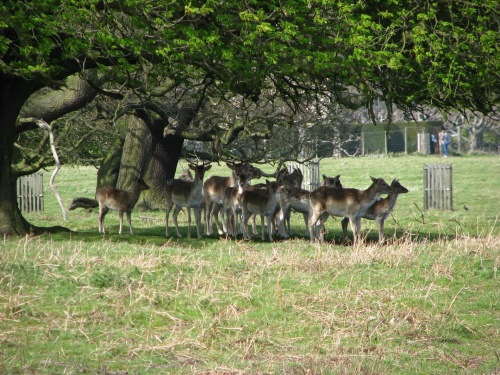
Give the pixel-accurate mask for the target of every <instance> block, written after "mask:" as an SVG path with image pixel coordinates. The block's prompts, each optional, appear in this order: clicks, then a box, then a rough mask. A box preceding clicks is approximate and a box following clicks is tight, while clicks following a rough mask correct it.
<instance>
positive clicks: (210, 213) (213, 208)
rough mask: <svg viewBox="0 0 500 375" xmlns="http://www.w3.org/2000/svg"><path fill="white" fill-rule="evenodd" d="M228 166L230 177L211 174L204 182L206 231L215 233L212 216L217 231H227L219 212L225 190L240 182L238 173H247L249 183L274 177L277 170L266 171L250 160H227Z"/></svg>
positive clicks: (220, 232)
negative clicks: (238, 161)
mask: <svg viewBox="0 0 500 375" xmlns="http://www.w3.org/2000/svg"><path fill="white" fill-rule="evenodd" d="M226 165H227V166H228V168H230V169H231V175H230V176H229V177H222V176H211V177H209V178H208V179H207V180H206V181H205V183H204V184H203V196H204V199H205V233H206V234H212V233H213V222H212V218H214V219H215V224H216V226H217V232H218V233H219V234H220V235H222V234H223V233H224V232H226V227H225V225H226V223H225V220H223V221H222V227H221V225H220V223H219V212H220V210H221V208H222V207H223V203H224V192H225V191H226V189H227V188H229V187H236V186H237V184H238V177H237V175H238V174H247V175H248V176H250V177H249V183H250V181H251V180H252V179H257V178H260V177H262V176H265V177H274V176H276V173H277V172H274V173H273V174H269V173H265V172H263V171H262V170H261V169H259V168H257V167H255V166H252V165H251V164H250V163H249V162H247V161H244V162H242V163H234V162H226Z"/></svg>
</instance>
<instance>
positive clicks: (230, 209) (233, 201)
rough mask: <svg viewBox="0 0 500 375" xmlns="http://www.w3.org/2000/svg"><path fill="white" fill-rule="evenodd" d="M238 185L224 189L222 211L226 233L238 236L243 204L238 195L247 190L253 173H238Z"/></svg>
mask: <svg viewBox="0 0 500 375" xmlns="http://www.w3.org/2000/svg"><path fill="white" fill-rule="evenodd" d="M237 177H238V186H237V187H228V188H226V190H225V191H224V201H223V209H222V211H221V212H222V213H224V216H223V217H224V218H225V227H226V235H227V236H233V237H236V236H237V235H238V232H239V230H238V217H240V215H241V206H240V202H239V201H238V195H239V194H242V193H243V191H245V188H246V186H248V185H249V184H250V181H251V178H252V175H251V174H248V173H238V174H237Z"/></svg>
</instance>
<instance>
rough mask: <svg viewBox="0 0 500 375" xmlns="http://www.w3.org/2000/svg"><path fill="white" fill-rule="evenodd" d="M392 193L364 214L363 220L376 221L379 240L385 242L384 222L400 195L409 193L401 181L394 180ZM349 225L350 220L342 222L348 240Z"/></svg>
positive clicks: (345, 237)
mask: <svg viewBox="0 0 500 375" xmlns="http://www.w3.org/2000/svg"><path fill="white" fill-rule="evenodd" d="M391 188H392V190H393V192H392V193H389V195H388V196H387V198H383V199H380V200H379V201H377V202H375V203H374V204H373V205H372V206H371V207H370V208H368V210H366V212H365V213H364V214H363V216H362V217H363V219H368V220H375V221H376V222H377V226H378V240H379V242H383V240H384V222H385V219H387V217H388V216H389V214H390V213H391V211H392V210H393V208H394V206H395V205H396V201H397V199H398V195H399V194H405V193H408V189H407V188H405V187H404V186H403V185H401V184H400V183H399V180H396V179H394V180H393V181H392V183H391ZM348 223H349V218H347V217H346V218H344V219H343V220H342V231H343V233H344V239H347V238H348V236H347V224H348Z"/></svg>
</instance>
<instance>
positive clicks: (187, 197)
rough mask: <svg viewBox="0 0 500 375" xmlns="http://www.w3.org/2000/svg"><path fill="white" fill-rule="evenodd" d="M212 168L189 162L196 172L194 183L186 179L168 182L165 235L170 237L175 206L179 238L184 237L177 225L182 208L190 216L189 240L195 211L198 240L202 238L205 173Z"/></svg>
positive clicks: (176, 226) (175, 222)
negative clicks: (170, 219) (172, 211)
mask: <svg viewBox="0 0 500 375" xmlns="http://www.w3.org/2000/svg"><path fill="white" fill-rule="evenodd" d="M211 167H212V166H211V165H206V164H205V163H203V164H202V165H197V164H194V163H190V162H189V168H190V169H191V170H193V171H194V178H193V180H192V181H189V180H186V179H178V178H177V179H172V180H169V181H168V182H167V186H166V187H165V198H166V201H167V212H166V214H165V223H166V229H165V235H166V236H167V237H168V236H169V231H168V218H169V215H170V210H171V209H172V207H173V206H174V205H175V209H174V213H173V219H174V224H175V229H176V231H177V236H178V237H182V235H181V233H180V232H179V226H178V224H177V216H178V215H179V212H180V211H181V209H182V207H186V208H187V214H188V238H191V210H190V208H193V210H194V216H195V222H196V230H197V235H198V238H201V229H200V227H201V208H200V207H201V205H202V203H203V177H204V176H205V172H206V171H208V170H209V169H210V168H211Z"/></svg>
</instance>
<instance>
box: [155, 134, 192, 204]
mask: <svg viewBox="0 0 500 375" xmlns="http://www.w3.org/2000/svg"><path fill="white" fill-rule="evenodd" d="M151 135H152V147H151V160H150V162H149V168H148V171H147V175H146V176H147V178H146V181H147V183H148V184H150V187H151V189H150V190H148V191H147V195H146V198H145V199H146V201H147V202H148V203H149V204H150V205H151V206H152V207H158V208H165V186H166V183H167V181H168V180H169V179H171V178H174V177H175V171H176V170H177V164H178V162H179V158H180V156H181V151H182V146H183V144H184V138H181V137H179V136H176V135H167V136H166V137H163V134H158V133H157V132H152V134H151Z"/></svg>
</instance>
